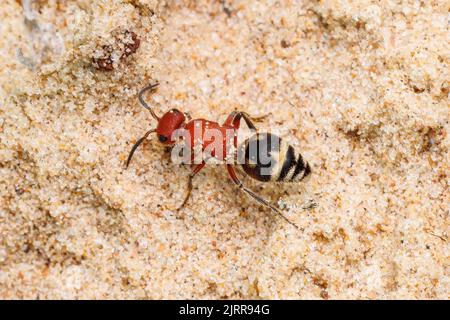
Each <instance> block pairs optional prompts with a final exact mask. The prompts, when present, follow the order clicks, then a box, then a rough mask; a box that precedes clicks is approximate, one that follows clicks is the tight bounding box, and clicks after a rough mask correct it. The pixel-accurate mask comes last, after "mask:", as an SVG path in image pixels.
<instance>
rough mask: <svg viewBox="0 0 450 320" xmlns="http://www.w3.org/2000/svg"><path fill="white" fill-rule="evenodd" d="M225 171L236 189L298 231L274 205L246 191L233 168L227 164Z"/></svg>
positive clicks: (250, 191)
mask: <svg viewBox="0 0 450 320" xmlns="http://www.w3.org/2000/svg"><path fill="white" fill-rule="evenodd" d="M227 170H228V174H229V175H230V178H231V180H233V182H234V183H235V184H236V185H237V186H238V188H239V189H240V190H242V191H244V192H245V193H246V194H247V195H249V196H250V197H252V198H253V199H255V200H256V201H257V202H259V203H260V204H262V205H264V206H266V207H269V208H270V209H272V210H273V211H275V212H276V213H277V214H278V215H279V216H280V217H282V218H283V219H284V220H285V221H286V222H288V223H289V224H291V225H292V226H294V227H295V228H296V229H299V228H298V226H297V225H296V224H295V223H293V222H291V221H290V220H289V219H288V218H286V217H285V216H284V214H283V213H282V212H281V211H280V209H278V208H277V207H275V206H274V205H272V204H271V203H270V202H268V201H267V200H265V199H263V198H261V197H260V196H259V195H257V194H256V193H255V192H253V191H252V190H250V189H248V188H247V187H245V186H244V185H243V184H242V182H241V181H240V180H239V178H238V177H237V175H236V172H235V171H234V168H233V166H232V165H230V164H227Z"/></svg>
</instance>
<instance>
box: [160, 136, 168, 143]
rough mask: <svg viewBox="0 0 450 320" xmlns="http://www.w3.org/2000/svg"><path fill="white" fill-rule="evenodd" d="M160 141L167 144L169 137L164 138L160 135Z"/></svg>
mask: <svg viewBox="0 0 450 320" xmlns="http://www.w3.org/2000/svg"><path fill="white" fill-rule="evenodd" d="M158 139H159V141H160V142H166V141H167V137H166V136H163V135H160V136H159V137H158Z"/></svg>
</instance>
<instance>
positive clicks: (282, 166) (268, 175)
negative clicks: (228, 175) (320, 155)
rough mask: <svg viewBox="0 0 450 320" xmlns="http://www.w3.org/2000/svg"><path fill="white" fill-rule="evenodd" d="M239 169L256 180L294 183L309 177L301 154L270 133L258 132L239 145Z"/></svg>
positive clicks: (306, 165) (308, 168) (309, 170)
mask: <svg viewBox="0 0 450 320" xmlns="http://www.w3.org/2000/svg"><path fill="white" fill-rule="evenodd" d="M241 151H242V157H243V158H244V159H243V161H242V162H241V163H242V168H243V169H244V171H245V172H246V173H247V174H248V175H249V176H250V177H252V178H254V179H256V180H259V181H279V182H297V181H301V180H303V179H304V178H306V177H308V176H309V175H310V174H311V168H310V166H309V164H308V162H306V161H305V160H303V157H302V155H301V154H300V153H299V152H296V151H295V149H294V148H293V147H292V146H291V145H289V144H288V143H286V142H284V141H283V140H282V139H281V138H280V137H278V136H277V135H275V134H271V133H257V134H255V135H254V136H252V137H251V138H249V139H247V140H246V141H245V142H244V143H243V145H242V149H241Z"/></svg>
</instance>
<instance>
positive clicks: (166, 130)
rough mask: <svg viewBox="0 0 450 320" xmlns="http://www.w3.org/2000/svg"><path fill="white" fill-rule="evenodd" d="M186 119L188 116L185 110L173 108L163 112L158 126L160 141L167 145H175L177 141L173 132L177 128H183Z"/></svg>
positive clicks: (157, 131) (157, 133)
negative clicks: (173, 137) (174, 139)
mask: <svg viewBox="0 0 450 320" xmlns="http://www.w3.org/2000/svg"><path fill="white" fill-rule="evenodd" d="M185 121H186V117H185V116H184V114H183V112H181V111H179V110H177V109H171V110H170V111H168V112H166V113H165V114H163V116H162V117H161V118H160V119H159V120H158V126H157V127H156V135H157V136H158V140H159V142H161V143H162V144H165V145H173V144H174V143H175V141H173V140H172V134H173V133H174V131H175V130H177V129H180V128H183V127H184V122H185Z"/></svg>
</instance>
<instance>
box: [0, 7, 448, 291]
mask: <svg viewBox="0 0 450 320" xmlns="http://www.w3.org/2000/svg"><path fill="white" fill-rule="evenodd" d="M55 2H56V1H36V2H35V3H34V6H33V11H31V12H34V14H35V15H36V21H37V25H39V26H40V30H41V31H40V32H39V31H38V30H37V29H36V28H34V29H33V27H32V26H31V27H30V25H31V24H30V23H29V24H28V25H29V26H28V27H27V26H26V25H25V23H24V12H23V9H22V7H21V5H20V3H19V2H18V1H13V0H7V1H4V2H2V4H1V5H0V18H1V19H0V56H1V59H0V84H1V86H0V235H1V237H0V297H1V298H41V299H42V298H146V299H158V298H249V299H253V298H295V299H297V298H319V299H320V298H325V299H326V298H329V299H334V298H370V299H373V298H378V299H380V298H427V299H437V298H440V299H448V298H450V297H449V292H450V279H449V275H450V274H449V262H450V258H449V254H450V250H449V245H448V234H449V231H450V229H449V202H450V201H449V200H450V194H449V191H448V185H449V159H450V156H449V135H448V133H449V132H450V127H449V118H450V114H449V111H450V108H449V106H450V104H449V79H450V76H449V70H450V69H449V58H450V41H449V34H450V33H449V26H448V12H449V7H450V5H449V2H448V1H426V2H425V1H422V2H420V1H403V3H402V4H397V1H369V0H366V1H343V0H340V1H338V0H335V1H332V0H328V1H327V0H324V1H306V0H305V1H271V0H264V1H248V0H240V1H238V0H233V1H230V0H228V1H225V2H226V7H227V10H226V11H227V12H229V15H228V14H227V12H226V11H225V10H224V8H223V6H222V4H221V2H220V1H213V0H208V1H206V0H200V1H189V0H186V1H156V0H136V1H118V0H113V1H106V0H103V1H100V0H96V1H83V0H79V1H68V2H60V3H59V4H55ZM58 2H59V1H58ZM39 12H40V13H39ZM27 14H30V13H27ZM125 31H132V32H135V33H136V34H137V35H138V37H139V38H140V40H141V44H140V47H139V49H138V50H137V52H136V53H134V54H131V55H129V56H127V57H123V58H122V59H121V58H120V57H121V56H122V55H123V52H124V50H125V46H126V44H127V43H130V39H129V38H127V37H125V36H123V32H125ZM108 46H109V47H108ZM105 48H112V49H111V50H112V51H113V52H112V54H111V58H112V60H114V61H115V62H114V65H113V67H114V70H112V71H102V70H98V69H96V68H95V65H94V64H93V59H94V58H99V57H104V56H105V55H106V56H108V54H109V52H108V51H107V50H106V49H105ZM18 49H20V50H21V52H22V56H23V57H22V58H20V54H18ZM105 51H106V53H105ZM156 80H158V81H160V83H161V85H160V88H159V90H158V92H157V93H156V94H155V95H153V96H152V97H151V98H150V97H149V100H150V101H151V102H152V103H153V104H154V105H155V106H156V110H157V112H158V113H159V114H161V113H162V112H163V111H165V110H167V109H169V108H171V107H176V108H179V109H181V110H183V111H189V112H190V113H191V115H192V116H194V117H205V118H210V119H211V120H220V121H223V120H224V119H225V117H226V116H227V115H228V114H229V113H230V112H231V111H232V110H235V109H238V110H243V111H246V112H248V113H250V114H252V115H254V116H260V115H265V114H269V113H270V116H268V117H266V118H265V119H264V120H263V121H261V122H259V123H258V125H259V127H260V128H261V129H262V130H265V131H268V130H283V132H284V135H283V137H284V138H286V139H289V141H290V142H291V143H292V144H293V145H295V146H296V147H297V148H298V149H299V150H301V152H302V154H303V155H304V157H305V158H306V159H307V160H308V161H309V162H310V164H311V165H312V167H313V175H312V177H311V180H310V181H309V182H308V183H306V184H296V185H288V186H283V187H280V186H278V185H274V184H262V183H257V182H254V181H252V180H250V179H248V178H247V179H245V180H244V181H245V183H246V184H248V185H249V186H250V187H252V188H253V189H254V190H256V191H258V193H260V194H261V195H263V196H264V197H266V198H268V199H271V201H273V202H275V203H277V202H278V204H280V205H283V206H284V207H286V209H285V212H286V214H287V215H288V216H289V218H290V219H291V220H293V221H294V222H295V223H296V224H297V225H299V226H300V227H301V231H296V230H295V229H294V228H292V227H291V226H290V225H288V224H286V223H285V222H283V221H282V220H281V219H279V218H277V217H274V216H273V214H272V213H271V212H270V211H268V210H267V209H265V208H262V207H260V206H259V205H258V204H255V203H254V202H253V201H251V200H250V199H248V198H247V197H246V196H245V195H242V194H241V193H239V191H238V190H237V189H236V188H235V187H234V185H233V184H232V183H231V181H229V180H228V178H227V175H226V172H225V170H224V168H223V167H222V166H212V167H208V168H206V169H204V170H203V171H202V172H201V173H200V174H199V176H198V177H196V179H195V181H194V190H193V193H192V197H191V199H190V201H189V202H188V204H187V207H186V208H185V209H183V210H182V211H180V212H179V213H178V214H177V213H176V212H175V211H174V210H173V208H174V207H176V206H178V205H179V204H180V202H181V201H182V199H183V195H184V191H185V186H186V181H187V174H188V172H189V171H188V168H186V167H180V166H178V165H174V164H172V163H170V161H169V160H170V158H169V154H168V153H167V152H164V148H162V147H160V146H159V145H158V143H157V141H156V139H155V138H154V137H152V138H151V139H150V140H149V141H148V142H147V143H145V144H144V146H143V147H142V148H141V149H139V150H138V151H137V153H136V156H135V158H134V159H133V162H132V165H131V167H130V168H129V169H128V170H126V171H125V170H124V161H125V160H126V157H127V155H128V152H129V150H130V148H131V145H132V144H133V143H134V142H135V141H136V140H137V139H138V138H139V137H140V136H142V134H143V133H144V132H145V131H146V130H148V129H150V128H152V127H154V126H155V121H154V120H153V119H152V118H151V116H150V114H149V113H148V112H147V111H146V110H144V109H143V108H142V107H140V106H139V105H138V102H137V98H136V93H137V92H138V90H139V89H140V88H142V87H143V86H144V85H145V84H147V83H149V82H153V81H156ZM309 198H313V199H315V200H316V201H317V202H318V204H319V206H318V207H317V208H316V209H313V210H311V211H308V212H305V211H303V210H301V209H299V205H301V203H303V202H304V201H305V200H307V199H309Z"/></svg>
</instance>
